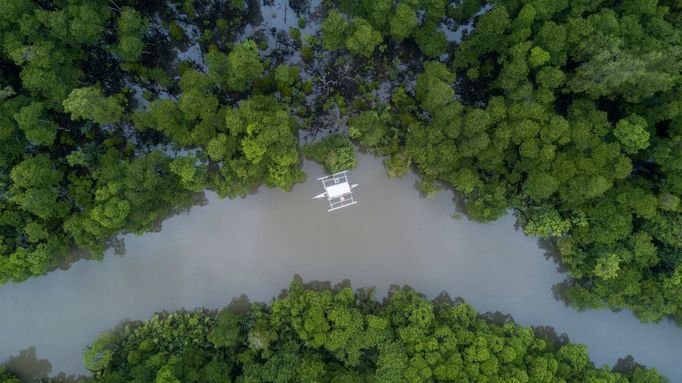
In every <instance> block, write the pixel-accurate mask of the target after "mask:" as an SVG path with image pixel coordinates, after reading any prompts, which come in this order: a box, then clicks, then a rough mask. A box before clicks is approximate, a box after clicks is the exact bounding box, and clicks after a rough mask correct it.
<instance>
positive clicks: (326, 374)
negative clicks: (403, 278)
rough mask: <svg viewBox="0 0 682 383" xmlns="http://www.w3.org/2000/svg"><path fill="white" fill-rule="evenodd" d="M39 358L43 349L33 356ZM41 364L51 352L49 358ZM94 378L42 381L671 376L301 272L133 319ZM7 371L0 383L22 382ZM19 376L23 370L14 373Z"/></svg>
mask: <svg viewBox="0 0 682 383" xmlns="http://www.w3.org/2000/svg"><path fill="white" fill-rule="evenodd" d="M34 357H35V355H34ZM42 362H43V363H44V362H45V361H42ZM83 362H84V364H85V366H86V367H87V368H88V369H89V370H90V371H92V373H93V375H92V377H87V378H86V377H63V376H62V377H58V378H52V379H50V378H47V377H40V376H34V379H35V378H37V379H38V381H41V382H86V381H87V382H90V381H92V382H109V383H113V382H126V383H127V382H140V383H146V382H187V383H190V382H202V383H211V382H216V383H218V382H221V383H224V382H334V383H342V382H345V383H351V382H377V383H378V382H454V381H457V382H497V381H510V382H595V383H596V382H614V383H615V382H617V383H626V382H631V383H663V382H666V381H667V380H666V379H665V378H663V377H661V376H659V375H658V374H657V372H656V370H655V369H647V368H646V367H644V366H642V365H639V364H637V363H636V362H634V361H633V360H632V358H631V357H627V358H623V359H619V360H618V362H617V363H616V365H615V366H614V367H612V368H611V367H607V366H603V367H597V366H594V365H593V364H592V362H591V361H590V360H589V356H588V350H587V349H586V347H585V346H583V345H579V344H574V343H571V342H570V341H569V340H568V338H567V337H566V336H565V335H561V336H558V335H557V334H556V333H555V332H554V330H553V329H551V328H547V327H533V328H527V327H522V326H519V325H516V324H515V323H514V321H513V319H512V318H511V317H510V316H509V315H505V314H501V313H499V312H495V313H485V314H478V313H477V312H476V311H475V309H474V308H473V307H472V306H470V305H468V304H466V303H465V302H464V301H463V300H462V299H461V298H456V299H452V298H450V297H449V296H447V294H445V293H443V294H441V295H440V296H438V297H437V298H435V299H433V300H427V299H425V298H424V297H423V296H421V295H420V294H418V293H417V292H415V291H414V290H412V289H411V288H409V287H407V286H403V287H399V286H393V287H392V288H391V290H390V291H389V293H388V296H387V297H386V298H384V299H383V301H381V302H378V301H377V300H376V299H375V296H374V292H373V289H371V288H363V289H357V290H355V291H354V290H353V289H352V288H351V286H350V283H349V282H348V281H344V282H342V283H339V284H337V285H335V286H333V287H332V286H331V283H329V282H310V283H308V284H305V283H304V282H303V281H302V280H301V278H300V277H298V276H297V277H295V278H294V280H293V281H292V283H291V285H290V287H289V289H288V290H284V291H282V292H281V293H280V295H279V297H278V298H276V299H274V300H273V302H272V303H271V304H267V305H266V304H263V303H251V302H249V300H248V298H247V297H246V296H241V297H239V298H235V299H233V301H232V304H230V305H229V306H228V307H226V308H224V309H221V310H205V309H199V310H194V311H177V312H172V313H168V312H164V313H158V314H155V315H154V316H153V317H152V318H150V319H149V320H146V321H134V322H131V321H125V322H122V323H121V324H120V325H119V326H118V327H117V328H116V329H113V330H111V331H108V332H105V333H102V334H101V335H100V336H99V338H98V339H97V340H95V341H94V342H93V343H92V344H91V346H90V347H88V349H87V350H85V352H84V356H83ZM12 379H13V377H12V375H11V374H9V373H7V372H4V375H3V372H1V370H0V383H16V382H19V380H12ZM15 379H16V378H15Z"/></svg>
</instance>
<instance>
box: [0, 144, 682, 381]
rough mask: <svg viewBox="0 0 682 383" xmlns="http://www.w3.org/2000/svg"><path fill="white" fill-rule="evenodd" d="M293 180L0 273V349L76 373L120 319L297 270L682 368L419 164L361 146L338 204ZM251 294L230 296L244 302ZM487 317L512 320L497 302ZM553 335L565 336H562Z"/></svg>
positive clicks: (669, 345)
mask: <svg viewBox="0 0 682 383" xmlns="http://www.w3.org/2000/svg"><path fill="white" fill-rule="evenodd" d="M305 170H306V171H307V172H308V175H309V177H308V179H309V181H308V182H306V183H305V184H302V185H297V186H296V187H294V189H293V190H292V191H291V192H290V193H285V192H282V191H279V190H268V189H265V190H261V191H260V192H259V193H257V194H255V195H251V196H249V197H247V198H244V199H239V200H234V201H229V200H225V201H220V200H217V199H216V198H215V197H214V196H211V195H209V199H210V203H209V204H208V205H206V206H202V207H195V208H193V209H192V211H191V212H190V213H189V214H183V215H180V216H176V217H173V218H171V219H169V220H168V221H166V222H165V223H164V227H163V230H162V231H161V232H159V233H149V234H146V235H144V236H141V237H137V236H127V237H126V255H125V256H123V257H118V256H114V255H113V254H112V252H109V253H108V254H107V256H106V257H105V259H104V260H103V261H101V262H99V261H80V262H77V263H76V264H74V265H73V266H72V267H71V268H70V269H69V270H66V271H61V270H58V271H55V272H53V273H51V274H49V275H47V276H45V277H42V278H37V279H32V280H29V281H27V282H25V283H22V284H18V285H11V284H9V285H4V286H0V307H2V310H0V339H2V341H1V342H0V361H1V360H5V359H7V358H8V357H10V356H12V355H16V354H17V353H18V352H19V351H20V350H23V349H26V348H28V347H30V346H35V347H36V350H37V354H38V356H39V357H40V358H47V359H49V360H50V362H51V363H52V367H53V371H54V372H59V371H64V372H66V373H70V374H71V373H84V372H85V371H84V369H83V366H82V363H81V353H82V351H83V349H84V348H85V346H86V345H87V344H88V342H91V341H92V340H94V339H95V337H96V336H97V334H98V333H99V332H100V331H102V330H105V329H109V328H113V327H115V326H116V325H117V324H118V323H119V322H120V321H121V320H124V319H131V320H139V319H145V318H147V317H149V316H151V314H152V313H153V312H155V311H161V310H175V309H180V308H186V309H192V308H195V307H201V306H204V307H209V308H217V307H222V306H225V305H227V304H229V303H230V302H231V301H232V299H233V298H234V297H239V296H240V295H241V294H247V295H248V297H249V299H251V300H252V301H266V302H267V301H269V300H270V299H271V298H272V297H273V296H277V295H278V294H279V292H280V291H281V290H282V289H284V288H286V287H288V284H289V282H290V281H291V278H292V276H293V275H294V274H299V275H301V277H302V278H303V279H304V280H329V281H332V283H338V282H341V281H343V280H344V279H346V278H348V279H350V281H352V282H353V286H355V287H356V288H359V287H363V286H376V288H377V290H376V291H377V296H378V297H379V298H380V297H381V296H383V295H384V294H386V292H387V291H388V288H389V287H390V286H391V285H392V284H398V285H405V284H406V285H410V286H412V287H414V288H415V289H416V290H417V291H420V292H422V293H424V294H426V295H427V296H429V297H431V298H433V297H436V296H438V295H439V294H440V293H441V292H442V291H446V292H448V293H449V294H450V295H451V296H452V297H458V296H459V297H462V298H464V299H465V300H466V301H467V302H469V303H471V304H473V305H474V306H475V307H477V308H478V309H479V311H481V312H484V311H499V312H501V313H508V314H511V315H512V316H513V318H514V320H515V321H516V322H517V323H519V324H521V325H525V326H531V325H533V326H544V325H547V326H552V327H554V328H555V329H556V333H557V334H559V335H558V336H557V339H559V337H560V334H562V333H566V334H568V336H569V337H570V339H571V340H572V341H575V342H580V343H585V344H587V345H588V346H589V347H590V355H591V357H592V358H593V359H594V360H595V362H596V363H597V364H598V365H603V364H609V365H613V364H614V363H616V361H617V360H618V358H619V357H623V356H626V355H628V354H632V355H633V356H634V357H635V359H636V360H637V361H638V362H640V363H643V364H646V365H648V366H652V367H656V368H658V369H659V370H660V371H661V372H662V373H663V374H665V375H667V376H669V377H670V378H672V381H682V370H681V369H679V368H678V367H677V366H678V365H679V361H680V358H681V357H682V330H681V329H677V328H675V327H674V326H673V325H671V324H670V323H661V324H657V325H644V324H641V323H639V322H638V321H637V320H636V319H635V318H634V317H633V316H632V315H631V314H630V313H628V312H619V313H613V312H610V311H606V310H602V311H588V312H582V313H579V312H577V311H575V310H572V309H570V308H567V307H566V306H565V305H564V304H563V303H562V302H561V301H557V300H556V299H555V298H554V295H553V291H552V286H553V285H554V284H556V283H558V282H561V281H562V280H563V278H564V277H563V276H562V275H561V274H559V273H558V272H557V271H556V268H557V265H556V264H555V263H554V262H553V261H552V260H546V259H545V258H544V257H545V251H544V250H543V249H540V248H539V247H538V245H537V241H536V240H535V239H533V238H528V237H525V236H524V235H523V234H522V233H521V232H518V231H516V230H514V218H513V217H511V216H508V217H504V218H502V219H500V220H498V221H495V222H493V223H490V224H478V223H474V222H470V221H468V220H467V219H460V220H453V219H452V213H453V212H454V206H453V203H452V195H451V193H449V192H442V193H441V194H439V195H438V196H437V197H436V198H434V199H423V198H419V196H418V195H419V194H418V192H417V191H416V190H415V189H414V187H413V184H414V182H415V180H416V178H415V177H414V176H412V175H411V176H408V177H405V178H403V179H389V178H387V177H386V176H385V172H384V169H383V166H382V164H381V161H380V160H379V159H375V158H372V157H369V156H360V158H359V167H358V169H357V170H355V171H353V172H352V173H351V176H352V177H353V180H354V182H357V183H358V184H360V186H359V187H358V188H357V189H356V190H357V194H356V197H357V200H358V201H359V202H358V204H357V205H355V206H352V207H349V208H346V209H342V210H339V211H336V212H333V213H327V207H326V206H325V205H324V204H320V203H318V202H319V201H315V200H313V199H312V197H313V196H315V195H316V194H318V193H320V185H319V182H318V181H316V180H315V178H316V177H318V176H321V175H322V169H321V168H320V167H319V166H317V165H315V164H311V163H307V164H306V166H305ZM245 303H246V298H245V297H242V298H241V299H237V300H235V303H234V304H235V307H237V308H239V307H242V308H243V307H244V304H245ZM491 318H493V319H495V320H508V318H505V317H504V316H503V315H498V316H495V315H494V314H491ZM557 341H561V340H560V339H559V340H557Z"/></svg>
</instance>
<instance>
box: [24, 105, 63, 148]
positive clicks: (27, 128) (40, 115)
mask: <svg viewBox="0 0 682 383" xmlns="http://www.w3.org/2000/svg"><path fill="white" fill-rule="evenodd" d="M14 119H15V120H16V122H17V124H18V125H19V128H20V129H21V130H23V131H24V134H25V135H26V139H27V140H29V141H31V142H32V143H33V144H35V145H52V143H53V142H54V139H55V137H56V136H57V129H58V126H57V124H56V123H55V122H54V121H53V120H52V118H50V117H49V115H48V114H47V110H46V109H45V105H44V104H43V103H40V102H34V103H31V104H30V105H28V106H25V107H23V108H21V110H19V112H18V113H16V114H15V115H14Z"/></svg>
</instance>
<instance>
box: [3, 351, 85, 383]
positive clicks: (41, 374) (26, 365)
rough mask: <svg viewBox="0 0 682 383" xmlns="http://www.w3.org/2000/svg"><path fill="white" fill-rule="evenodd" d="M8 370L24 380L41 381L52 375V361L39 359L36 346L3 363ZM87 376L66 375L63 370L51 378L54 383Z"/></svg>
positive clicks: (65, 382) (74, 382) (76, 380)
mask: <svg viewBox="0 0 682 383" xmlns="http://www.w3.org/2000/svg"><path fill="white" fill-rule="evenodd" d="M2 367H4V368H5V369H6V370H7V371H9V372H11V373H12V374H14V375H16V376H17V377H18V378H19V379H20V380H21V381H22V382H41V381H43V380H45V379H47V378H49V377H50V373H51V372H52V363H50V361H49V360H47V359H38V354H37V352H36V348H35V347H29V348H27V349H25V350H21V351H19V354H18V355H16V356H12V357H10V358H9V359H7V360H6V361H5V362H4V363H2ZM86 379H87V378H86V377H85V376H76V375H66V374H65V373H63V372H60V373H59V374H57V375H55V376H54V377H52V378H50V382H53V383H76V382H84V381H86Z"/></svg>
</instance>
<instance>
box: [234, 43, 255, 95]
mask: <svg viewBox="0 0 682 383" xmlns="http://www.w3.org/2000/svg"><path fill="white" fill-rule="evenodd" d="M227 59H228V63H229V64H228V70H227V72H228V77H227V86H228V87H229V88H230V89H231V90H234V91H237V92H243V91H245V90H247V89H248V87H249V85H250V83H251V82H252V81H253V80H255V79H257V78H258V77H259V76H260V75H261V74H262V73H263V70H264V68H263V63H262V62H261V59H260V56H259V55H258V47H257V46H256V42H255V41H253V40H246V41H244V42H243V43H240V44H238V45H237V46H235V47H234V49H233V50H232V51H231V52H230V54H229V55H228V56H227Z"/></svg>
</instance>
